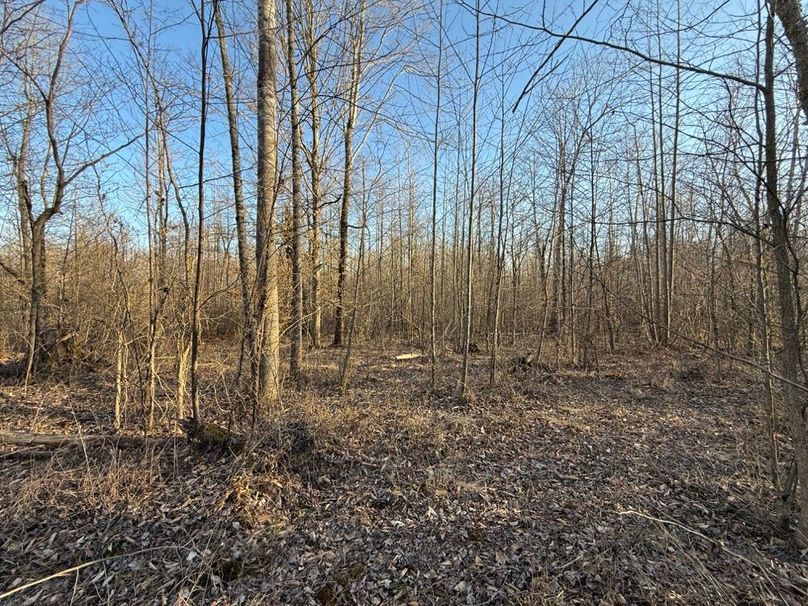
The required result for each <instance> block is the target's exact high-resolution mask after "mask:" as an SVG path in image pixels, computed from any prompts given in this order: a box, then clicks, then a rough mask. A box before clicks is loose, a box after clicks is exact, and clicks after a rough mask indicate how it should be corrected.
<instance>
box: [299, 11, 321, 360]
mask: <svg viewBox="0 0 808 606" xmlns="http://www.w3.org/2000/svg"><path fill="white" fill-rule="evenodd" d="M306 12H307V19H306V26H305V27H304V29H303V40H304V42H305V43H306V51H307V52H306V58H305V66H306V80H307V82H308V85H309V105H310V108H309V112H310V114H311V149H310V150H309V154H308V157H309V167H310V170H311V224H310V228H309V263H310V268H309V271H310V272H311V285H310V292H309V305H310V306H311V311H310V317H311V321H310V326H309V332H310V336H311V343H312V345H313V346H314V347H315V348H318V347H320V346H321V345H322V343H321V337H320V333H321V330H322V328H321V325H322V305H321V304H320V213H321V208H320V170H321V162H322V159H321V158H320V99H319V81H318V78H317V74H318V73H319V69H320V66H319V63H318V45H319V39H318V37H317V35H316V33H315V28H314V17H315V11H314V4H313V2H312V0H306Z"/></svg>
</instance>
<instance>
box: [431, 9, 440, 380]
mask: <svg viewBox="0 0 808 606" xmlns="http://www.w3.org/2000/svg"><path fill="white" fill-rule="evenodd" d="M442 63H443V0H440V3H439V4H438V67H437V73H436V77H435V88H436V94H435V97H436V99H435V129H434V131H433V133H432V241H431V254H430V256H429V364H430V372H429V387H430V389H431V390H432V391H435V374H436V372H437V355H436V351H435V350H436V344H435V341H436V339H437V336H436V323H437V322H436V318H435V314H436V309H437V301H436V296H435V295H436V281H435V263H436V257H437V221H438V143H439V137H440V101H441V99H440V93H441V90H440V85H441V64H442Z"/></svg>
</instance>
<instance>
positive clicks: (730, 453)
mask: <svg viewBox="0 0 808 606" xmlns="http://www.w3.org/2000/svg"><path fill="white" fill-rule="evenodd" d="M401 351H403V350H397V351H365V352H361V353H360V354H359V360H358V363H357V366H356V370H355V373H354V381H353V387H352V388H351V389H350V391H349V392H348V393H346V394H340V393H339V391H338V389H337V387H336V373H337V364H338V359H337V355H338V354H337V353H336V352H334V351H331V350H329V351H323V352H318V353H317V354H313V355H312V356H311V357H310V358H309V360H308V362H309V364H310V372H309V382H308V385H307V387H305V388H303V389H302V390H301V391H300V392H293V391H292V392H288V393H287V396H286V398H285V402H284V405H283V406H284V411H281V412H280V413H279V414H278V416H279V417H280V418H283V419H284V420H285V419H290V418H293V419H296V420H298V421H302V423H298V424H297V425H296V427H299V426H302V427H305V428H307V429H306V431H307V432H308V433H309V434H310V436H311V437H312V438H313V439H314V447H313V448H303V449H298V450H295V449H291V450H290V449H283V448H274V449H273V448H267V447H263V446H260V445H259V447H257V448H255V449H248V450H247V451H246V452H243V453H241V454H240V455H239V456H234V455H232V454H224V453H217V452H199V450H197V449H195V448H194V447H193V446H191V445H189V444H188V443H187V441H186V440H185V439H183V438H182V437H178V438H177V439H175V440H162V441H153V442H148V443H144V444H143V445H142V446H135V447H131V445H130V446H129V447H127V448H120V449H118V448H115V447H114V446H113V445H112V444H111V443H109V442H101V443H90V444H88V445H87V446H86V447H84V448H82V447H80V446H79V447H67V448H62V449H60V450H57V451H55V452H44V451H42V450H37V449H35V448H23V449H20V448H16V447H5V449H4V450H0V511H2V516H1V517H0V594H2V593H3V592H5V591H8V590H10V589H12V588H14V587H19V586H21V585H23V584H25V583H27V582H30V581H34V580H37V579H42V578H44V577H46V576H48V575H50V574H53V573H56V572H59V571H62V570H65V569H68V568H71V567H74V566H79V565H82V564H87V563H91V562H95V563H92V564H90V565H88V566H85V567H83V568H81V569H80V570H78V571H75V572H71V573H68V574H66V575H64V576H60V577H57V578H54V579H52V580H49V581H47V582H44V583H40V584H37V585H35V586H33V587H31V588H29V589H26V590H24V591H20V592H18V593H16V594H14V595H13V596H11V597H10V598H8V599H7V602H6V603H9V604H68V603H73V604H220V605H226V604H315V605H316V604H333V605H338V604H360V605H365V604H402V605H403V604H419V605H426V604H524V605H528V604H607V605H608V604H805V603H808V558H807V557H806V554H805V553H801V552H799V551H797V550H795V549H794V548H793V547H792V546H790V545H789V544H788V542H787V540H785V539H784V538H783V537H785V536H787V535H785V534H782V533H780V532H779V531H778V529H777V527H776V526H777V525H776V522H775V520H776V515H775V507H774V500H775V499H774V495H773V493H772V491H771V488H770V482H769V480H768V475H767V474H768V471H767V470H768V463H767V462H766V461H767V459H766V458H765V457H764V456H763V455H764V453H765V448H766V447H765V444H764V443H763V435H764V432H763V431H762V428H763V422H762V418H761V412H760V404H759V394H758V389H757V387H756V385H755V383H754V378H753V377H752V376H751V375H749V374H748V373H747V372H746V371H744V370H743V369H739V368H735V367H732V366H729V365H727V363H726V362H723V363H720V364H719V362H718V361H716V360H715V359H706V358H698V357H694V355H692V354H691V355H686V354H683V353H679V354H671V353H664V352H662V353H660V352H657V353H653V354H652V355H648V354H637V355H628V354H621V355H619V356H617V355H616V356H610V357H605V358H604V359H601V360H600V363H599V368H598V369H597V371H595V370H591V371H582V370H575V369H562V370H560V371H557V372H554V373H550V372H548V371H547V370H546V369H539V368H521V369H514V370H512V371H509V370H508V369H507V368H504V369H503V373H502V378H501V381H500V385H499V386H498V387H497V388H495V389H487V388H485V387H484V379H485V378H486V377H487V366H486V365H487V360H486V359H485V358H484V357H483V356H477V357H476V359H475V362H474V366H473V369H472V370H473V373H472V376H473V377H474V381H473V383H474V386H473V388H472V392H473V394H474V396H473V397H472V398H471V399H470V401H469V402H468V403H465V404H463V405H458V404H457V402H456V401H455V400H454V399H453V398H452V397H451V395H450V394H451V391H452V388H453V386H454V381H455V380H456V376H457V360H456V359H448V360H446V361H445V362H444V363H443V365H442V367H441V372H440V377H441V385H440V389H439V393H442V394H444V395H443V396H435V395H432V394H431V393H430V392H429V390H428V389H426V385H427V384H428V381H429V367H428V364H427V362H426V360H427V358H419V359H415V360H407V361H400V362H397V361H395V360H394V354H395V353H401ZM503 365H504V366H506V367H507V365H508V362H507V361H506V362H504V363H503ZM112 394H113V392H112V390H111V386H110V385H109V384H108V382H106V381H105V380H104V379H103V377H93V376H76V377H73V378H72V380H70V381H69V382H67V383H59V382H50V383H49V384H48V385H46V386H39V387H29V388H28V390H24V389H23V388H22V387H20V386H16V385H13V384H12V383H10V382H9V381H6V383H5V385H4V386H3V387H1V388H0V430H6V431H9V430H14V431H36V432H44V433H65V434H77V433H79V432H82V433H85V434H96V433H99V432H102V431H108V429H107V428H108V427H109V425H110V417H109V411H110V409H111V402H112ZM206 397H207V400H206V402H205V405H206V406H207V407H208V409H210V410H213V409H214V408H215V409H221V408H222V407H221V403H222V402H224V401H226V400H227V398H228V394H226V393H220V392H214V391H212V390H211V391H209V392H208V393H207V394H206ZM220 414H221V417H220V419H221V422H222V424H226V423H228V422H230V423H234V422H235V425H236V426H237V425H238V424H239V423H240V422H241V421H240V420H239V419H240V418H241V413H238V412H237V413H235V414H232V415H228V414H226V413H224V412H221V413H220ZM131 417H132V419H136V415H135V414H134V412H133V413H132V415H131ZM132 423H133V424H134V423H135V421H134V420H133V421H132ZM286 426H288V424H285V421H284V422H273V421H267V422H266V424H265V426H264V427H265V429H264V431H265V432H267V433H268V434H269V437H272V434H273V432H276V431H283V429H282V428H283V427H286ZM170 427H171V426H170V424H168V423H166V424H165V425H164V427H163V429H162V430H161V431H162V432H163V435H164V436H165V435H169V434H170V432H171V429H170ZM275 428H281V429H277V430H276V429H275ZM132 431H133V432H134V431H135V428H133V430H132ZM269 442H271V443H274V444H279V443H281V442H282V440H278V439H274V440H269ZM267 443H268V442H267V441H266V440H264V442H263V444H267ZM0 448H3V447H0ZM0 602H2V600H0Z"/></svg>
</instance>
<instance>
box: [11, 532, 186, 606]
mask: <svg viewBox="0 0 808 606" xmlns="http://www.w3.org/2000/svg"><path fill="white" fill-rule="evenodd" d="M171 548H174V549H181V547H180V546H179V545H160V546H158V547H147V548H146V549H140V550H138V551H132V552H130V553H120V554H118V555H114V556H109V557H106V558H99V559H97V560H91V561H89V562H84V563H83V564H78V565H77V566H71V567H70V568H65V569H64V570H60V571H59V572H54V573H53V574H49V575H48V576H46V577H42V578H41V579H37V580H35V581H31V582H30V583H25V584H24V585H20V586H19V587H15V588H14V589H9V590H8V591H5V592H3V593H0V600H4V599H6V598H9V597H11V596H13V595H14V594H15V593H19V592H21V591H25V590H26V589H31V587H36V586H37V585H41V584H42V583H47V582H48V581H51V580H53V579H58V578H59V577H63V576H66V575H68V574H72V573H74V572H78V571H79V570H81V569H82V568H88V567H89V566H94V565H95V564H101V563H102V562H109V561H111V560H118V559H120V558H127V557H131V556H136V555H141V554H143V553H148V552H150V551H159V550H161V549H171Z"/></svg>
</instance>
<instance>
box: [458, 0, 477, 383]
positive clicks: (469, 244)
mask: <svg viewBox="0 0 808 606" xmlns="http://www.w3.org/2000/svg"><path fill="white" fill-rule="evenodd" d="M474 23H475V35H474V81H473V82H472V87H473V89H472V90H473V92H472V102H471V184H470V189H469V207H468V232H467V234H466V283H465V309H464V311H465V317H464V326H463V362H462V364H461V367H460V382H459V384H458V386H457V396H458V399H465V398H466V397H467V395H468V385H467V383H468V375H469V346H470V345H471V330H472V320H473V317H472V311H473V309H472V278H473V274H472V271H473V269H474V258H473V257H474V202H475V194H476V192H475V187H476V186H477V180H476V177H477V100H478V97H479V91H480V0H477V3H476V9H475V12H474Z"/></svg>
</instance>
